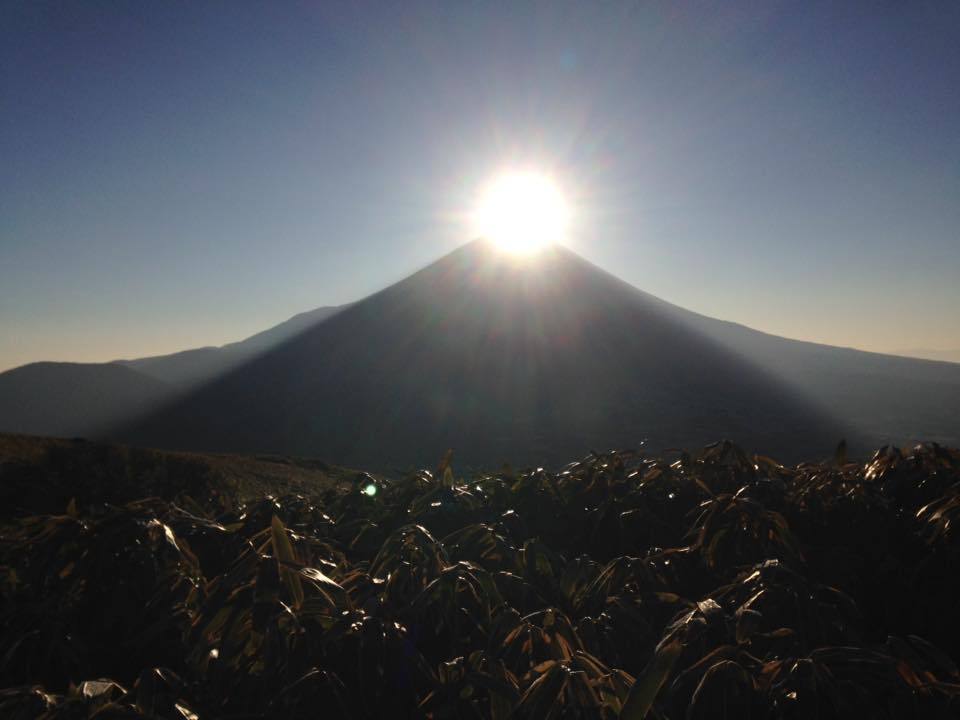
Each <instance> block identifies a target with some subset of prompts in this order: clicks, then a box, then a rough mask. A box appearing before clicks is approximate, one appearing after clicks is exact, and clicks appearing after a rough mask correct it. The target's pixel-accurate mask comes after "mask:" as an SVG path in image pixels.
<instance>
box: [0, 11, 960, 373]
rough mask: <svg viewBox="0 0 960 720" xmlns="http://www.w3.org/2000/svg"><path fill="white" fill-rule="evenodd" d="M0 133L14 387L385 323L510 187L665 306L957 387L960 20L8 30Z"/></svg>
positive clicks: (4, 338) (206, 22) (3, 335)
mask: <svg viewBox="0 0 960 720" xmlns="http://www.w3.org/2000/svg"><path fill="white" fill-rule="evenodd" d="M0 108H2V112H0V370H2V369H5V368H9V367H13V366H16V365H20V364H23V363H26V362H29V361H34V360H51V359H55V360H78V361H98V360H109V359H115V358H119V357H136V356H143V355H150V354H157V353H163V352H171V351H175V350H179V349H183V348H187V347H193V346H198V345H216V344H221V343H225V342H229V341H233V340H238V339H240V338H242V337H245V336H247V335H250V334H252V333H254V332H257V331H259V330H262V329H264V328H266V327H268V326H270V325H273V324H276V323H278V322H280V321H282V320H284V319H286V318H287V317H289V316H291V315H293V314H295V313H297V312H301V311H304V310H308V309H311V308H314V307H317V306H321V305H334V304H340V303H344V302H349V301H351V300H356V299H359V298H360V297H363V296H365V295H367V294H369V293H371V292H373V291H376V290H378V289H380V288H381V287H383V286H385V285H387V284H389V283H391V282H393V281H396V280H399V279H400V278H402V277H404V276H405V275H407V274H409V273H410V272H412V271H414V270H415V269H417V268H419V267H421V266H423V265H425V264H426V263H428V262H430V261H432V260H433V259H435V258H437V257H439V256H440V255H442V254H444V253H446V252H448V251H449V250H452V249H453V248H455V247H457V246H458V245H460V244H462V243H464V242H466V241H467V240H469V239H470V237H469V222H468V221H467V218H468V217H469V215H470V213H471V211H472V209H473V204H474V203H475V202H476V198H477V196H478V194H479V193H480V191H481V190H482V188H483V186H484V185H485V184H486V183H487V182H488V181H489V179H490V178H491V177H492V176H493V175H495V174H496V173H497V172H499V171H501V170H503V169H509V168H513V167H521V168H535V169H537V170H540V171H543V172H547V173H550V174H551V175H553V176H554V177H555V178H556V179H557V181H558V182H559V184H560V185H561V187H562V188H563V189H564V192H565V193H566V195H567V197H568V200H569V201H570V203H571V205H572V220H571V222H572V229H571V236H570V238H569V241H568V244H569V245H570V247H572V248H573V249H574V250H576V251H577V252H579V253H580V254H582V255H583V256H585V257H586V258H587V259H589V260H591V261H592V262H594V263H596V264H598V265H600V266H601V267H604V268H605V269H607V270H609V271H611V272H613V273H615V274H617V275H619V276H620V277H622V278H624V279H625V280H627V281H629V282H631V283H633V284H635V285H636V286H638V287H640V288H642V289H643V290H646V291H647V292H650V293H653V294H655V295H658V296H660V297H662V298H664V299H665V300H669V301H671V302H674V303H676V304H678V305H681V306H683V307H687V308H689V309H691V310H695V311H697V312H701V313H704V314H706V315H710V316H714V317H719V318H723V319H727V320H733V321H737V322H741V323H743V324H746V325H749V326H751V327H754V328H757V329H760V330H764V331H767V332H771V333H775V334H778V335H784V336H788V337H795V338H800V339H806V340H813V341H818V342H825V343H830V344H837V345H844V346H852V347H858V348H862V349H867V350H875V351H880V352H904V351H912V352H921V353H923V352H925V353H927V354H930V355H931V356H933V355H935V354H936V353H937V352H941V353H945V355H944V356H943V357H944V358H951V357H952V358H954V359H956V360H960V3H956V2H941V3H925V2H910V3H888V2H880V3H876V2H873V3H857V2H851V3H828V2H805V3H798V2H793V3H777V2H767V1H764V2H756V3H719V2H718V3H712V2H699V3H680V4H674V3H642V2H631V3H604V4H602V5H600V4H594V3H576V4H563V3H559V2H551V3H543V4H529V5H524V6H523V7H522V8H521V7H518V6H517V5H516V4H507V3H467V2H463V3H429V4H421V3H412V2H411V3H407V2H404V3H391V4H385V5H383V6H380V7H376V6H374V5H372V4H364V5H363V7H362V8H361V7H358V6H356V5H355V4H353V3H335V2H329V1H326V0H325V1H324V2H302V3H226V2H223V3H219V2H218V3H203V4H201V3H192V2H191V3H187V2H183V3H179V2H169V3H86V2H75V3H51V2H18V1H13V2H5V3H3V5H2V7H0Z"/></svg>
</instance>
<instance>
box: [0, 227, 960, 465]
mask: <svg viewBox="0 0 960 720" xmlns="http://www.w3.org/2000/svg"><path fill="white" fill-rule="evenodd" d="M315 312H316V313H318V314H316V315H311V314H309V313H308V314H304V315H303V316H298V318H300V320H298V319H297V318H294V319H293V320H291V321H290V323H292V324H291V325H288V326H287V327H286V328H285V329H283V330H278V329H277V328H274V329H272V330H271V331H267V333H269V335H267V337H266V338H264V337H262V336H263V335H265V334H261V336H254V338H260V340H258V341H257V342H261V343H262V344H261V345H259V346H258V348H257V350H256V351H255V352H252V351H251V352H249V353H248V354H246V355H243V354H242V353H237V352H236V350H233V351H231V350H227V351H226V353H227V354H229V353H233V354H232V355H230V359H229V360H228V361H224V359H223V358H224V357H225V355H224V354H222V353H223V351H224V350H226V348H230V347H232V346H225V348H221V349H219V351H218V350H216V349H210V348H203V349H200V350H195V351H187V352H186V353H178V354H175V355H172V356H164V357H162V358H145V359H141V360H135V361H125V362H124V363H122V364H121V363H116V364H112V365H111V367H113V368H114V369H115V368H123V369H126V370H130V371H132V372H135V373H138V374H139V375H138V376H139V377H145V378H147V379H148V380H151V381H153V382H155V383H162V385H161V386H162V387H164V388H167V394H166V395H162V396H161V397H160V398H159V400H157V397H156V396H154V397H153V400H155V402H141V403H140V404H139V405H137V407H136V409H137V410H138V412H136V413H130V412H128V409H129V407H130V405H129V404H128V403H121V404H122V405H123V408H122V409H123V412H119V411H118V412H115V413H113V414H112V415H111V418H112V419H113V422H112V426H111V427H110V428H108V429H104V428H103V425H98V426H97V427H96V428H95V430H90V431H89V433H85V434H91V435H94V436H96V437H100V438H110V439H118V440H122V441H125V442H131V443H136V444H141V445H149V446H157V447H166V448H174V449H181V450H208V451H226V452H271V453H280V454H288V455H301V456H314V457H323V458H324V459H326V460H329V461H331V462H336V463H340V464H344V465H354V466H362V467H370V468H375V469H383V470H394V469H405V468H408V467H411V466H424V465H426V466H430V465H433V464H434V463H435V462H437V460H438V459H439V458H440V457H441V456H442V455H443V453H444V452H445V451H446V450H447V449H448V448H453V449H454V451H455V457H456V458H457V462H458V464H459V467H479V466H481V465H482V466H484V467H486V468H490V467H491V466H493V467H496V466H498V465H499V463H501V462H504V461H509V462H511V463H514V464H526V463H554V462H561V461H563V460H566V459H569V457H570V456H571V455H576V454H578V453H584V452H587V451H588V450H590V449H596V450H602V449H606V448H610V447H636V446H638V445H639V444H640V443H641V442H642V441H646V443H647V445H648V447H651V448H652V449H653V450H661V449H664V448H667V447H671V446H674V447H677V446H683V447H695V446H697V445H701V444H704V443H707V442H711V441H713V440H716V439H719V438H722V437H725V438H729V439H731V440H734V441H736V442H739V443H741V444H743V445H744V446H746V447H748V448H750V449H753V450H756V451H759V452H763V453H766V454H769V455H773V456H775V457H777V458H779V459H782V460H784V461H792V460H797V459H800V458H810V457H826V456H828V455H829V454H830V453H831V452H832V450H833V448H834V447H835V446H836V444H837V442H838V441H839V440H840V439H841V438H846V439H847V440H848V445H849V447H850V450H851V452H856V451H858V450H859V451H866V449H867V448H868V447H871V446H874V447H875V446H877V445H878V444H883V443H887V442H893V443H897V444H902V443H909V442H912V441H915V440H923V439H929V440H936V441H941V442H944V443H950V444H960V418H958V411H957V408H958V407H960V366H958V365H954V364H950V363H940V362H932V361H924V360H912V359H907V358H899V357H892V356H885V355H878V354H874V353H864V352H859V351H854V350H847V349H843V348H835V347H830V346H824V345H817V344H813V343H805V342H799V341H794V340H788V339H785V338H779V337H776V336H772V335H767V334H765V333H761V332H757V331H755V330H751V329H749V328H746V327H744V326H741V325H737V324H735V323H729V322H724V321H720V320H715V319H712V318H708V317H705V316H702V315H698V314H696V313H692V312H689V311H687V310H684V309H682V308H679V307H677V306H675V305H672V304H670V303H667V302H665V301H663V300H660V299H658V298H656V297H654V296H652V295H649V294H647V293H644V292H642V291H641V290H638V289H637V288H635V287H633V286H631V285H629V284H627V283H625V282H623V281H621V280H619V279H617V278H616V277H614V276H612V275H610V274H609V273H606V272H605V271H603V270H601V269H599V268H597V267H595V266H593V265H591V264H590V263H589V262H587V261H586V260H584V259H583V258H581V257H579V256H578V255H576V254H575V253H573V252H571V251H570V250H567V249H565V248H562V247H555V248H552V249H549V250H546V251H544V252H543V253H541V255H539V256H538V257H537V258H535V259H534V260H531V261H518V260H516V259H515V258H512V257H510V256H507V255H504V254H502V253H499V252H497V251H496V250H494V249H493V248H491V247H490V246H488V245H487V244H486V243H483V242H481V241H476V242H473V243H470V244H468V245H465V246H463V247H462V248H460V249H458V250H456V251H454V252H453V253H451V254H449V255H447V256H445V257H443V258H441V259H440V260H438V261H437V262H435V263H433V264H432V265H430V266H428V267H426V268H424V269H423V270H421V271H419V272H417V273H415V274H414V275H412V276H410V277H408V278H406V279H405V280H402V281H400V282H398V283H396V284H395V285H392V286H390V287H388V288H386V289H384V290H382V291H381V292H379V293H376V294H374V295H372V296H370V297H368V298H365V299H364V300H361V301H359V302H357V303H354V304H352V305H350V306H345V307H343V308H339V309H336V308H321V309H320V310H319V311H315ZM294 321H296V322H294ZM285 325H287V324H285ZM278 327H279V328H282V327H283V326H278ZM254 338H250V339H248V341H245V342H247V343H250V342H251V341H253V340H254ZM241 344H242V343H241ZM247 347H250V345H248V346H247ZM211 351H213V352H215V353H216V352H220V353H221V354H220V355H218V356H216V359H215V360H214V361H208V356H210V353H211ZM211 357H212V356H211ZM218 363H219V364H218ZM97 367H100V368H103V367H106V366H97ZM158 368H159V369H158ZM11 372H14V373H15V372H17V371H11ZM9 374H10V373H4V374H2V375H0V430H7V431H24V430H25V428H24V427H23V423H22V422H20V419H19V418H18V417H12V418H11V416H10V414H9V413H6V412H5V411H4V410H2V408H3V407H4V403H3V398H4V387H5V386H6V385H8V384H9V382H8V378H7V376H8V375H9ZM21 391H22V392H24V390H23V388H21ZM26 392H27V394H29V392H36V393H37V395H38V397H47V396H46V395H44V393H43V388H40V389H39V390H38V389H37V387H36V386H33V389H32V390H31V391H26ZM99 397H100V398H101V399H102V404H103V405H104V406H105V407H106V406H112V405H113V404H114V399H113V397H112V395H111V394H110V393H109V392H105V393H103V394H101V395H100V396H99ZM21 410H22V408H21ZM34 414H35V415H36V416H37V417H36V418H35V419H36V420H42V418H43V413H42V412H40V411H38V412H36V413H34ZM118 418H119V419H118ZM30 427H31V429H30V430H28V431H30V432H52V430H49V429H45V428H43V427H40V425H39V424H38V423H37V422H34V423H33V424H32V425H31V426H30ZM90 427H91V428H93V426H92V425H90ZM71 434H77V432H76V431H71Z"/></svg>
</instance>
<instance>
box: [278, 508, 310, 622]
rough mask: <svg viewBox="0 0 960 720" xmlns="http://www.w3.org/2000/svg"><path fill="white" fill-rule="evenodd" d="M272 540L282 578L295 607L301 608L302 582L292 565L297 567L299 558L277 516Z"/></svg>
mask: <svg viewBox="0 0 960 720" xmlns="http://www.w3.org/2000/svg"><path fill="white" fill-rule="evenodd" d="M270 539H271V540H272V542H273V554H274V557H276V558H277V564H278V565H279V567H280V577H281V578H282V579H283V582H284V583H285V584H286V586H287V591H288V592H289V593H290V598H291V599H292V600H293V606H294V607H296V608H299V607H300V606H301V605H302V604H303V585H302V584H301V582H300V576H299V575H298V574H297V572H296V571H295V570H292V569H291V567H290V565H288V564H286V563H289V564H292V565H296V564H298V563H297V556H296V555H295V554H294V552H293V545H291V544H290V538H289V537H287V528H286V526H285V525H284V524H283V521H282V520H280V518H278V517H277V516H276V515H274V516H273V520H271V522H270Z"/></svg>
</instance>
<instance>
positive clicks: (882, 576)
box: [0, 443, 960, 720]
mask: <svg viewBox="0 0 960 720" xmlns="http://www.w3.org/2000/svg"><path fill="white" fill-rule="evenodd" d="M958 523H960V452H958V451H955V450H948V449H945V448H942V447H939V446H937V445H933V444H930V445H922V446H918V447H916V448H914V449H913V450H911V451H908V452H903V451H900V450H897V449H895V448H883V449H882V450H880V451H878V452H877V453H876V455H875V456H874V457H873V459H872V460H871V461H870V462H868V463H867V464H866V465H858V464H853V463H847V462H846V459H845V458H844V457H843V453H838V456H837V458H835V460H834V462H832V463H830V464H815V465H811V464H807V465H800V466H797V467H795V468H788V467H784V466H781V465H779V464H777V463H776V462H774V461H773V460H770V459H768V458H764V457H760V456H753V457H750V456H747V455H746V454H745V453H744V452H743V451H742V450H740V449H739V448H738V447H736V446H734V445H731V444H729V443H720V444H716V445H713V446H711V447H708V448H707V449H706V450H704V451H703V452H702V453H699V454H696V455H690V454H681V455H680V456H679V458H678V459H676V460H675V461H671V460H663V459H653V458H647V457H645V456H643V455H642V454H640V453H634V452H611V453H607V454H604V455H591V456H590V457H587V458H585V459H583V460H581V461H579V462H576V463H572V464H571V465H569V466H567V467H566V468H565V469H563V471H562V472H559V473H549V472H545V471H543V470H539V469H537V470H529V471H525V472H521V473H513V472H512V471H510V470H509V469H506V468H505V469H504V472H503V473H501V474H500V475H498V476H485V477H479V478H476V479H472V480H470V481H469V482H466V481H458V480H455V478H454V474H453V472H452V470H451V468H450V466H449V464H448V460H445V461H444V462H443V463H442V464H441V467H440V468H439V469H438V470H437V472H436V473H433V474H431V473H429V472H426V471H421V472H418V473H415V474H412V475H410V476H408V477H406V478H404V479H402V480H398V481H387V480H383V479H379V478H373V477H371V476H369V475H359V476H357V480H356V483H355V485H354V487H352V488H348V489H344V488H343V487H337V488H334V487H331V488H330V489H328V490H326V491H323V492H318V493H316V494H313V495H311V496H305V495H288V496H284V497H265V498H263V499H261V500H258V501H255V502H246V503H243V504H237V505H236V506H233V505H231V502H230V500H229V496H228V494H223V495H222V496H220V497H219V498H217V499H215V501H214V500H211V499H209V498H204V499H203V500H202V501H201V500H200V499H197V500H196V501H187V499H186V498H185V496H183V494H182V493H180V495H178V497H177V498H176V499H173V498H166V499H161V498H147V499H142V500H136V501H129V500H127V499H126V498H123V499H122V500H114V501H112V502H111V501H109V500H105V499H103V498H101V497H99V496H98V497H96V498H92V499H89V500H81V501H79V502H78V501H75V500H74V501H71V502H69V503H68V504H67V506H66V507H65V508H64V509H63V511H62V513H61V514H27V513H26V512H24V513H21V514H20V515H18V516H15V517H10V518H8V519H7V520H5V521H4V524H3V526H2V531H0V589H2V600H0V602H2V605H0V649H2V652H0V687H5V688H7V689H5V690H0V716H2V717H5V718H6V717H9V718H18V719H19V718H35V717H41V718H51V719H52V718H57V719H60V718H92V717H96V718H163V719H164V720H190V719H192V718H202V719H203V720H207V719H208V718H308V717H309V718H313V717H332V718H357V719H360V718H379V717H422V718H436V719H438V720H439V719H441V718H471V717H476V718H487V717H490V718H497V719H503V718H516V719H521V718H531V719H539V718H581V717H582V718H618V717H620V718H625V719H627V720H637V719H639V718H645V717H649V718H678V719H679V718H705V717H738V718H807V717H809V718H840V717H844V718H846V717H873V718H899V717H934V718H937V717H942V718H953V717H958V716H960V674H958V669H957V665H956V663H955V660H956V658H957V653H958V649H960V624H958V622H957V619H956V618H957V616H956V608H955V598H956V596H957V590H958V582H957V579H956V577H955V575H956V569H957V568H958V567H960V566H958V562H957V560H958V556H960V535H958Z"/></svg>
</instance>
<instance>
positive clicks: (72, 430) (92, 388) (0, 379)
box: [0, 307, 341, 437]
mask: <svg viewBox="0 0 960 720" xmlns="http://www.w3.org/2000/svg"><path fill="white" fill-rule="evenodd" d="M340 309H341V308H339V307H321V308H317V309H315V310H311V311H309V312H304V313H300V314H298V315H295V316H294V317H292V318H290V319H289V320H286V321H285V322H282V323H280V324H279V325H276V326H274V327H271V328H269V329H267V330H264V331H262V332H259V333H257V334H256V335H252V336H250V337H249V338H247V339H245V340H241V341H239V342H235V343H230V344H228V345H223V346H221V347H204V348H195V349H192V350H184V351H182V352H178V353H172V354H170V355H157V356H154V357H147V358H139V359H136V360H117V361H115V362H112V363H65V362H39V363H30V364H29V365H23V366H21V367H18V368H14V369H12V370H8V371H6V372H3V373H0V432H19V433H31V434H36V435H53V436H67V437H73V436H86V437H103V436H104V432H105V430H104V429H105V428H106V427H116V426H117V425H119V424H122V423H124V422H127V421H129V420H130V419H131V418H134V417H138V416H141V415H143V414H144V413H146V412H147V411H148V410H152V409H156V408H158V407H161V406H163V405H166V404H168V403H170V402H171V401H172V400H173V399H174V398H176V397H177V396H179V395H182V394H183V393H186V392H188V391H190V390H191V389H194V388H196V387H198V386H200V385H202V384H204V383H206V382H209V381H211V380H212V379H214V378H216V377H219V376H221V375H224V374H226V373H228V372H230V371H231V370H233V369H235V368H237V367H239V366H240V365H242V364H243V363H245V362H249V361H250V360H251V359H252V358H254V357H256V356H257V355H259V354H261V353H264V352H266V351H267V350H269V349H270V348H273V347H276V346H278V345H280V344H282V343H284V342H286V341H287V340H289V339H290V338H292V337H295V336H296V335H297V334H299V333H301V332H303V331H304V330H306V329H307V328H310V327H312V326H314V325H316V324H317V323H320V322H323V321H324V320H326V319H327V318H329V317H331V316H332V315H334V314H336V313H337V312H339V311H340Z"/></svg>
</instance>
